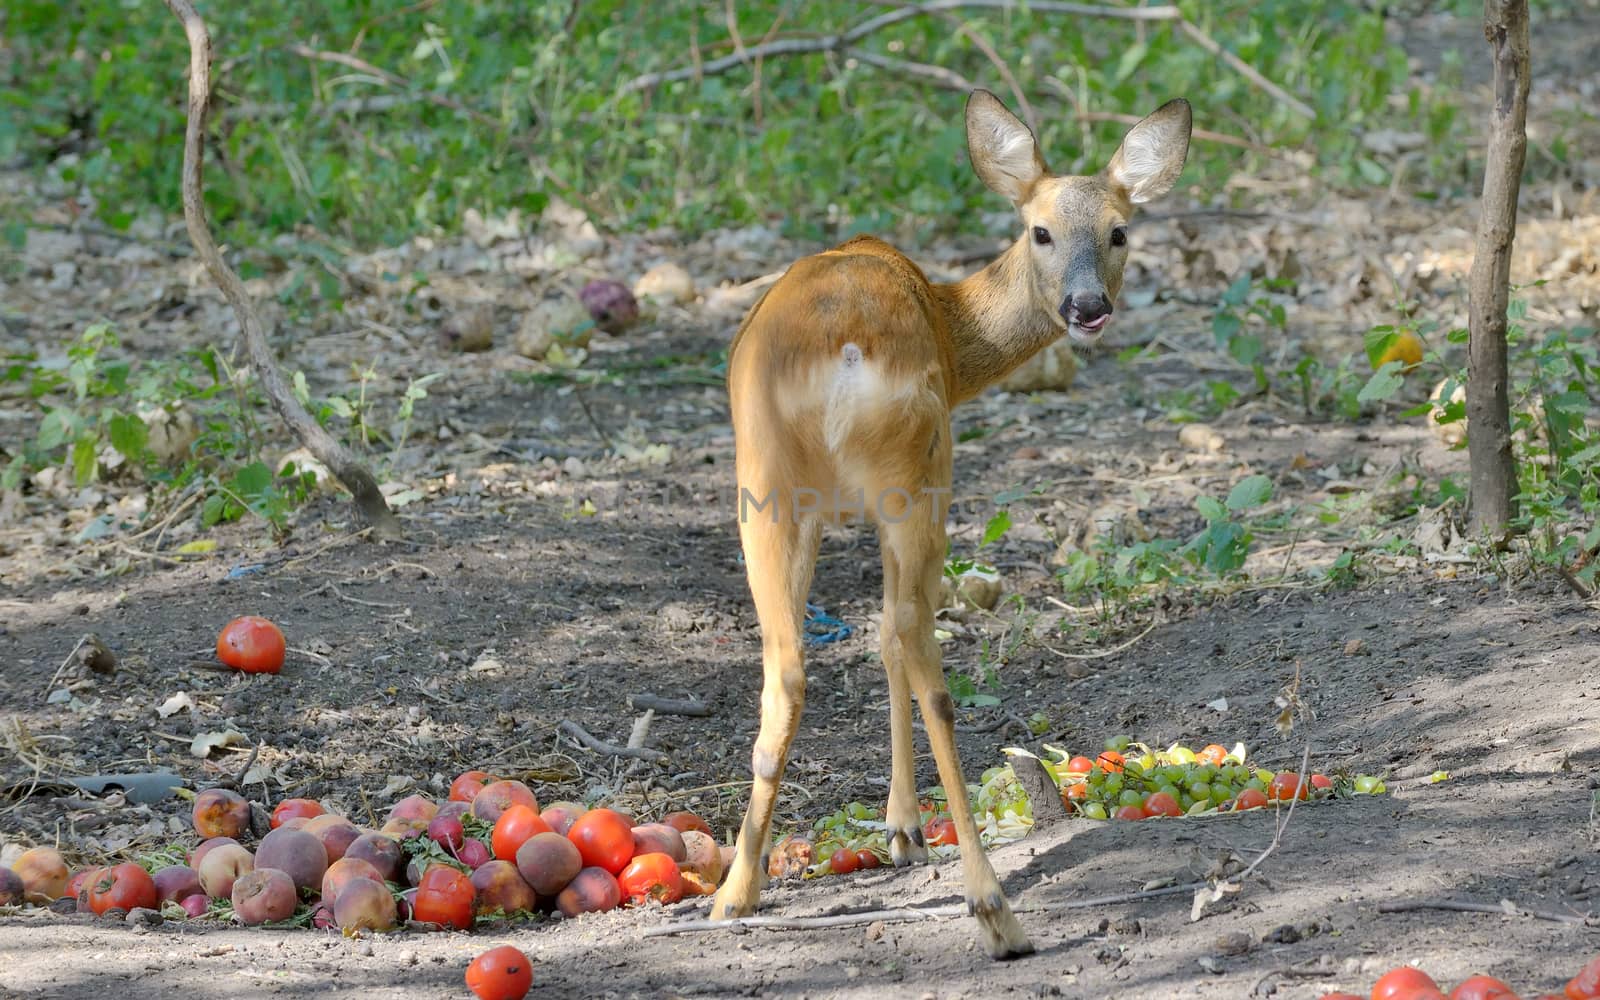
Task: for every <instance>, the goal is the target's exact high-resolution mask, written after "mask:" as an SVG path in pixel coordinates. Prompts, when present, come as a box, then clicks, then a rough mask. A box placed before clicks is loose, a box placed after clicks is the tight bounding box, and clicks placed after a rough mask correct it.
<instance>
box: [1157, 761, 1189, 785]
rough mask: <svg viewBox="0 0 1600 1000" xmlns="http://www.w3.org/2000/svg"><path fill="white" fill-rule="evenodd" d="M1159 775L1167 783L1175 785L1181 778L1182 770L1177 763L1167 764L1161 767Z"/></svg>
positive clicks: (1182, 775)
mask: <svg viewBox="0 0 1600 1000" xmlns="http://www.w3.org/2000/svg"><path fill="white" fill-rule="evenodd" d="M1161 777H1162V780H1164V781H1165V782H1166V783H1167V784H1169V785H1176V784H1177V783H1178V782H1180V781H1182V780H1183V777H1184V770H1183V768H1181V767H1179V766H1178V765H1177V764H1168V765H1167V766H1166V767H1163V768H1162V769H1161Z"/></svg>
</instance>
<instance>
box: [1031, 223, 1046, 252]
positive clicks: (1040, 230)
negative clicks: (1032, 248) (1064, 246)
mask: <svg viewBox="0 0 1600 1000" xmlns="http://www.w3.org/2000/svg"><path fill="white" fill-rule="evenodd" d="M1033 242H1035V243H1037V244H1039V245H1040V246H1042V247H1047V246H1049V245H1050V230H1048V229H1046V228H1044V227H1043V226H1034V227H1033Z"/></svg>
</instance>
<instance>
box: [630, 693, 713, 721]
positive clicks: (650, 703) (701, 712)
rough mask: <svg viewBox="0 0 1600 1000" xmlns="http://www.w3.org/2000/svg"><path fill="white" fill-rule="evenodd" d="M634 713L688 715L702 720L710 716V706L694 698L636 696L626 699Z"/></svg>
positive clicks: (651, 695)
mask: <svg viewBox="0 0 1600 1000" xmlns="http://www.w3.org/2000/svg"><path fill="white" fill-rule="evenodd" d="M628 704H630V705H631V706H633V710H634V711H636V712H655V713H656V714H657V715H689V716H693V717H695V718H697V719H698V718H704V717H705V716H708V715H710V714H711V706H710V705H707V704H706V703H705V702H703V701H698V700H696V699H694V698H657V697H656V696H655V695H653V694H636V695H634V696H633V697H631V698H629V699H628Z"/></svg>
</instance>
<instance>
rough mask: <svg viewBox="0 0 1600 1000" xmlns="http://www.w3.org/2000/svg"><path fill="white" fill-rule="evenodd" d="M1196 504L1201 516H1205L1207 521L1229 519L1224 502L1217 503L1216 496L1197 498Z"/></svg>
mask: <svg viewBox="0 0 1600 1000" xmlns="http://www.w3.org/2000/svg"><path fill="white" fill-rule="evenodd" d="M1194 505H1195V507H1197V508H1199V510H1200V516H1201V517H1203V518H1205V519H1206V520H1207V521H1212V522H1216V521H1226V520H1227V519H1228V512H1227V510H1226V509H1225V508H1224V507H1223V506H1222V504H1220V503H1217V501H1216V499H1215V498H1214V497H1200V498H1199V499H1197V500H1195V502H1194Z"/></svg>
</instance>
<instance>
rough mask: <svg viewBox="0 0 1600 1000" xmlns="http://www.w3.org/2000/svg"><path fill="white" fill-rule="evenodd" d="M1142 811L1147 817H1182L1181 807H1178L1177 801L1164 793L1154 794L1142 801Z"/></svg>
mask: <svg viewBox="0 0 1600 1000" xmlns="http://www.w3.org/2000/svg"><path fill="white" fill-rule="evenodd" d="M1144 811H1145V815H1147V816H1182V815H1183V807H1182V806H1180V805H1178V800H1177V799H1175V798H1173V797H1172V796H1170V795H1168V794H1167V793H1166V792H1155V793H1153V794H1152V795H1151V796H1150V797H1149V798H1147V799H1145V800H1144Z"/></svg>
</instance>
